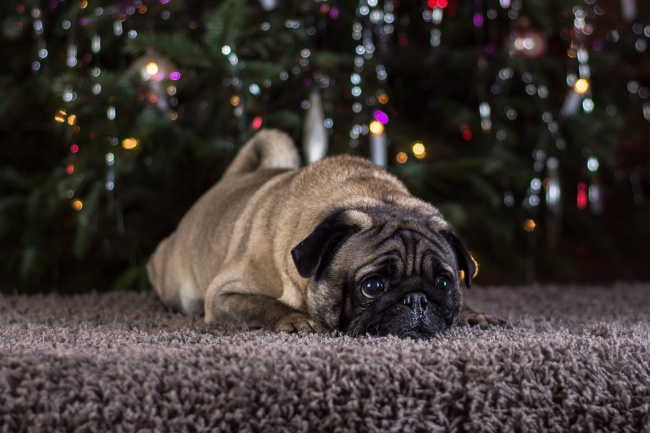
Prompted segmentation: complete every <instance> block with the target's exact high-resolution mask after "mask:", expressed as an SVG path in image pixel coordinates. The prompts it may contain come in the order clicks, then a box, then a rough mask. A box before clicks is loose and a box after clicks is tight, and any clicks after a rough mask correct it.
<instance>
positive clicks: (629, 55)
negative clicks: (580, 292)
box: [0, 0, 650, 293]
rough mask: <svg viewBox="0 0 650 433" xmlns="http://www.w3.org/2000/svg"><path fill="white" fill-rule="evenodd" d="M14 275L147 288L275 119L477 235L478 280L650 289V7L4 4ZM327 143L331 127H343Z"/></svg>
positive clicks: (398, 1)
mask: <svg viewBox="0 0 650 433" xmlns="http://www.w3.org/2000/svg"><path fill="white" fill-rule="evenodd" d="M0 16H1V17H2V18H0V20H1V23H2V27H1V30H2V33H1V34H0V52H2V66H1V67H0V143H1V144H0V270H1V274H0V289H1V290H2V291H3V292H21V293H31V292H40V291H58V292H63V293H75V292H83V291H88V290H112V289H113V290H114V289H118V290H128V289H135V290H147V289H148V288H149V285H148V282H147V279H146V273H145V271H144V265H145V263H146V260H147V258H148V256H149V255H150V254H151V253H152V251H153V249H154V248H155V246H156V245H157V243H158V242H159V241H160V239H162V238H163V237H164V236H166V235H168V234H169V233H171V231H173V230H174V227H175V226H176V224H177V223H178V221H179V220H180V218H181V217H182V215H183V214H184V213H185V212H186V211H187V209H188V208H189V207H190V206H191V205H192V203H193V202H194V201H195V200H196V199H197V198H198V197H199V196H200V195H201V194H202V193H203V192H204V191H205V190H207V189H208V188H209V187H210V186H211V185H212V184H213V183H214V182H216V181H217V180H218V179H219V176H220V175H221V173H222V172H223V170H224V168H225V167H226V166H227V164H228V162H229V161H230V160H231V159H232V158H233V156H234V153H235V152H236V150H237V149H238V148H239V147H240V146H241V145H242V144H243V142H244V141H245V140H246V139H247V138H248V137H250V136H251V135H252V134H253V133H254V132H255V131H256V130H258V129H260V128H264V127H273V128H280V129H283V130H285V131H287V132H288V133H290V134H291V135H292V136H293V137H294V138H295V139H296V141H297V143H298V144H299V145H301V146H302V151H303V154H304V156H305V159H306V160H307V159H308V158H309V157H310V155H311V157H314V155H315V154H317V153H318V151H319V149H321V148H322V147H323V146H324V145H325V144H327V152H326V153H327V154H337V153H354V154H359V155H364V156H367V157H369V158H372V159H373V160H374V161H375V162H377V163H379V164H381V165H383V164H384V161H385V164H386V165H387V168H388V170H390V171H391V172H393V173H395V174H396V175H398V176H399V177H400V178H401V179H403V181H404V182H405V183H406V184H407V185H408V187H409V188H410V189H411V191H412V192H413V193H414V194H415V195H417V196H419V197H421V198H424V199H426V200H428V201H430V202H432V203H434V204H435V205H436V206H439V207H440V208H441V210H442V211H443V213H444V214H445V215H446V217H447V218H448V219H449V220H450V221H451V222H452V223H453V224H454V225H455V226H456V227H457V229H458V231H459V233H460V234H461V236H462V238H463V239H464V241H465V243H466V244H467V245H468V247H469V249H470V250H471V252H472V254H473V255H474V257H475V258H476V259H477V260H478V262H479V263H480V265H481V268H480V274H479V276H478V278H477V280H476V281H477V283H478V284H492V283H496V284H509V283H520V282H532V281H540V282H552V281H557V282H576V283H586V282H603V283H606V282H611V281H617V280H649V279H650V266H648V265H647V262H648V260H647V253H646V250H645V249H646V246H647V244H648V240H650V224H648V222H649V221H650V218H649V217H650V212H649V210H650V207H649V203H648V199H649V198H650V197H649V195H648V190H649V188H650V176H649V175H648V172H649V170H650V143H649V142H648V139H647V137H648V136H650V99H649V98H650V90H649V88H650V55H649V53H650V47H648V44H649V43H650V5H649V4H648V3H647V2H642V1H637V0H621V1H614V0H604V1H601V0H583V1H573V2H566V1H560V0H550V1H542V0H527V1H521V0H518V1H515V0H473V1H464V0H425V1H408V0H383V1H382V0H361V1H359V2H354V1H353V2H344V1H342V0H338V1H337V0H321V1H317V0H294V1H284V2H280V1H279V0H261V1H258V0H225V1H221V2H209V1H197V0H193V1H189V0H188V1H181V0H152V1H145V0H138V1H133V0H121V1H119V2H118V1H109V0H81V1H76V0H75V1H68V0H48V1H8V2H3V3H2V4H1V5H0ZM323 137H325V138H323Z"/></svg>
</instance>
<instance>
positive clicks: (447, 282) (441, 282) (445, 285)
mask: <svg viewBox="0 0 650 433" xmlns="http://www.w3.org/2000/svg"><path fill="white" fill-rule="evenodd" d="M435 285H436V287H437V288H438V289H440V290H444V291H449V290H450V289H451V279H450V278H449V277H448V276H446V275H438V276H437V277H436V281H435Z"/></svg>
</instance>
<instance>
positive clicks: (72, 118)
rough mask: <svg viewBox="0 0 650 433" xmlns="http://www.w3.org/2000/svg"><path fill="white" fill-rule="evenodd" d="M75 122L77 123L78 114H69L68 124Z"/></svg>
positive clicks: (71, 124)
mask: <svg viewBox="0 0 650 433" xmlns="http://www.w3.org/2000/svg"><path fill="white" fill-rule="evenodd" d="M75 123H77V116H76V115H75V114H71V115H70V116H68V125H70V126H73V125H74V124H75Z"/></svg>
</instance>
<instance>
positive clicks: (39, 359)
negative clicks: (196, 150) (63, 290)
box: [0, 284, 650, 432]
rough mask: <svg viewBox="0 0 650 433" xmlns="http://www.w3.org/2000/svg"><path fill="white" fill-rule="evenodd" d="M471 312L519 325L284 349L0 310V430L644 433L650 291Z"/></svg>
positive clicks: (186, 325) (127, 315)
mask: <svg viewBox="0 0 650 433" xmlns="http://www.w3.org/2000/svg"><path fill="white" fill-rule="evenodd" d="M467 298H468V299H469V301H470V305H471V306H472V307H474V308H475V309H478V310H484V311H486V312H490V313H494V314H496V315H498V316H500V317H502V318H504V319H506V320H508V321H509V322H510V324H511V325H512V326H511V327H507V328H491V329H487V330H481V329H474V328H459V329H453V330H451V331H449V332H446V333H444V334H443V335H441V336H440V337H439V338H437V339H434V340H431V341H413V340H401V339H397V338H391V337H389V338H348V337H337V336H323V335H287V334H279V335H276V334H271V333H268V332H263V331H248V332H234V331H232V330H223V329H214V328H211V327H208V326H206V325H205V324H203V322H202V321H201V319H200V318H196V317H184V316H182V315H179V314H175V313H172V312H170V311H168V310H166V309H165V308H164V307H163V306H162V305H161V304H160V303H159V302H158V300H157V298H156V297H155V295H154V294H153V293H144V294H136V293H127V292H123V293H119V292H116V293H109V294H87V295H80V296H73V297H62V296H58V295H37V296H30V297H26V296H0V334H1V335H0V431H3V432H9V431H11V432H19V431H34V432H47V431H61V432H73V431H74V432H86V431H88V432H94V431H112V432H129V431H151V432H153V431H156V432H157V431H174V432H195V431H240V432H282V431H290V432H293V431H304V432H318V431H322V432H335V431H336V432H346V431H347V432H359V431H392V432H438V431H440V432H446V431H458V432H505V431H512V432H542V431H549V432H566V431H589V432H592V431H600V432H611V431H622V432H650V367H649V363H650V284H617V285H613V286H609V287H602V286H600V287H574V286H526V287H508V288H505V287H485V288H481V287H477V288H473V289H472V290H470V291H469V293H468V294H467Z"/></svg>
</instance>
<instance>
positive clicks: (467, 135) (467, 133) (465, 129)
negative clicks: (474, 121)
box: [460, 123, 474, 141]
mask: <svg viewBox="0 0 650 433" xmlns="http://www.w3.org/2000/svg"><path fill="white" fill-rule="evenodd" d="M460 133H461V134H462V135H463V140H465V141H470V140H471V139H472V137H473V136H474V135H473V134H472V130H471V129H469V125H468V124H467V123H461V125H460Z"/></svg>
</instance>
